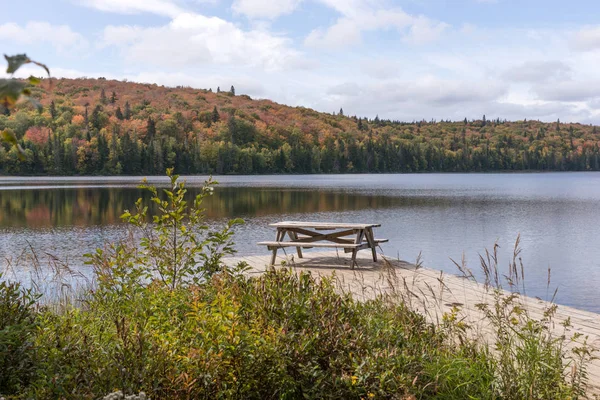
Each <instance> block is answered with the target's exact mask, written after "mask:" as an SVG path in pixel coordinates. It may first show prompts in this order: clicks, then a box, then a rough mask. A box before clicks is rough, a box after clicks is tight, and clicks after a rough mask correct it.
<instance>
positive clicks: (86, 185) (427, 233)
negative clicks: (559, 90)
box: [0, 172, 600, 312]
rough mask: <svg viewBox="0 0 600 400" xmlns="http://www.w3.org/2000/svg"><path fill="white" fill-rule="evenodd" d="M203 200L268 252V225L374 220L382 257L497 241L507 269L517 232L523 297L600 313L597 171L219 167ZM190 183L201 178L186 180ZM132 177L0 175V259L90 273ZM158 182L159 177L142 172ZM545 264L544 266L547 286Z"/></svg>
mask: <svg viewBox="0 0 600 400" xmlns="http://www.w3.org/2000/svg"><path fill="white" fill-rule="evenodd" d="M215 178H216V179H217V180H218V181H219V182H220V184H219V185H218V186H217V188H216V190H215V195H214V196H213V197H211V198H210V199H208V200H207V201H206V203H205V205H206V207H207V215H208V220H209V223H211V224H218V223H221V222H224V221H225V220H226V219H229V218H233V217H241V218H243V219H245V221H246V224H245V225H244V226H241V227H240V228H238V230H237V231H238V234H237V235H236V237H237V244H236V247H237V249H238V251H239V252H240V253H242V254H266V253H267V251H266V249H264V248H260V247H258V246H257V245H256V242H258V241H260V240H273V239H274V238H275V233H274V230H273V229H272V228H270V227H269V226H268V224H269V223H272V222H277V221H282V220H306V221H310V220H320V221H332V222H368V223H371V222H374V223H380V224H381V225H382V226H381V228H378V229H377V230H376V235H377V236H378V237H381V238H388V239H390V242H389V243H386V244H384V245H383V246H382V250H383V252H384V254H386V255H388V256H393V257H399V258H401V259H403V260H407V261H411V262H414V261H415V259H416V258H417V256H418V255H419V253H421V254H422V259H423V264H424V266H426V267H430V268H435V269H439V270H443V271H446V272H450V273H456V272H457V270H456V267H455V266H454V265H453V263H452V261H451V258H452V259H455V260H457V261H460V259H461V257H462V255H463V253H464V255H465V258H466V260H467V263H468V266H469V267H470V268H471V269H473V270H477V269H478V268H479V257H478V254H480V253H482V252H484V250H485V248H488V249H490V250H491V249H492V247H493V245H494V242H496V241H497V242H498V244H499V245H500V250H499V251H500V255H501V258H500V262H501V266H502V267H506V266H507V265H508V263H509V261H510V258H511V255H512V250H513V246H514V242H515V240H516V238H517V235H519V234H520V235H521V248H522V253H521V257H522V259H523V263H524V265H525V275H526V289H527V294H529V295H531V296H539V297H541V298H544V299H546V298H549V297H551V295H552V292H553V291H554V289H555V288H556V287H558V297H557V301H558V302H559V303H561V304H566V305H570V306H574V307H577V308H582V309H586V310H590V311H595V312H600V291H599V290H598V287H599V286H600V237H599V235H598V233H599V232H600V173H595V172H589V173H540V174H517V173H515V174H390V175H293V176H223V177H215ZM184 179H186V180H187V182H188V184H189V186H190V187H191V191H192V192H194V191H196V192H197V191H198V189H199V188H200V187H201V186H202V183H203V182H204V180H205V177H185V178H184ZM140 180H141V178H140V177H110V178H107V177H97V178H96V177H93V178H90V177H75V178H72V177H69V178H1V177H0V207H1V208H0V210H1V213H0V260H1V261H0V262H1V263H3V264H4V267H6V266H10V267H11V268H10V272H9V273H7V274H6V275H5V277H8V278H10V277H12V278H15V277H16V278H17V279H21V280H26V279H27V278H26V277H27V276H28V274H29V273H30V272H31V268H30V266H29V263H28V261H26V257H28V255H30V254H31V250H33V251H35V253H36V254H37V255H38V257H39V258H40V259H41V261H42V264H43V265H45V263H46V262H47V260H48V258H49V257H50V255H52V256H55V257H57V258H58V259H60V260H64V261H66V262H68V264H69V265H70V266H71V268H72V269H74V270H77V271H80V272H82V274H84V275H89V270H88V267H87V266H85V265H83V258H82V254H83V253H86V252H89V251H91V250H93V249H94V248H96V247H101V246H102V245H103V244H104V243H106V242H107V241H115V240H118V239H119V238H121V237H122V236H123V234H124V229H123V228H124V227H123V225H122V223H121V222H120V220H119V216H120V215H121V213H122V211H123V210H124V209H127V208H132V206H133V203H134V202H135V200H136V199H137V198H138V197H140V196H143V195H144V193H143V191H142V190H140V189H138V188H137V184H138V183H139V182H140ZM149 181H150V183H153V184H157V185H164V184H165V183H166V178H150V179H149ZM548 268H551V271H552V282H551V285H550V286H551V287H550V290H548V289H547V274H548Z"/></svg>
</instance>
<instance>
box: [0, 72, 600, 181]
mask: <svg viewBox="0 0 600 400" xmlns="http://www.w3.org/2000/svg"><path fill="white" fill-rule="evenodd" d="M229 89H230V88H227V90H226V91H221V92H220V93H215V92H211V91H208V90H202V89H192V88H188V87H177V88H170V87H164V86H159V85H155V84H141V83H133V82H121V81H114V80H105V79H55V80H53V81H52V85H51V86H50V84H49V82H48V81H45V82H44V83H43V84H42V85H40V86H39V87H34V88H32V92H33V97H35V98H37V99H38V100H39V101H40V102H41V104H42V105H43V110H42V111H41V112H38V111H37V110H35V109H34V108H33V107H32V106H31V105H29V104H27V103H23V104H21V105H20V106H19V107H18V108H17V109H16V110H14V111H13V112H12V114H10V115H8V112H7V110H0V113H2V115H0V129H4V128H9V129H12V130H13V131H14V132H15V134H16V135H17V137H18V138H19V139H20V141H21V145H22V147H23V148H25V150H26V160H25V161H19V160H18V157H17V153H16V149H14V148H12V147H10V146H8V145H6V144H5V145H0V173H2V174H55V175H56V174H63V175H71V174H104V175H118V174H127V175H130V174H132V175H133V174H135V175H138V174H142V175H152V174H162V173H164V170H165V168H167V167H171V166H172V167H175V169H176V172H177V173H181V174H195V173H216V174H227V173H238V174H261V173H350V172H355V173H357V172H433V171H448V172H463V171H507V170H553V171H565V170H600V150H599V146H598V145H599V141H600V134H599V133H598V131H597V128H596V127H595V126H590V125H582V124H562V123H559V122H558V121H557V122H556V123H542V122H539V121H516V122H507V121H501V120H486V119H485V117H483V118H482V119H481V120H476V121H467V120H464V121H455V122H449V121H447V122H446V121H439V122H436V121H429V122H426V121H420V122H410V123H407V122H398V121H389V120H380V119H379V118H375V119H366V118H360V117H355V116H346V115H343V113H342V110H340V113H339V114H337V115H333V114H328V113H320V112H317V111H314V110H312V109H308V108H303V107H289V106H285V105H281V104H277V103H275V102H272V101H269V100H253V99H251V98H250V97H248V96H246V95H235V94H234V93H232V92H230V90H229ZM365 101H368V100H365ZM491 111H493V110H491ZM467 112H468V110H465V113H467ZM2 146H3V147H2Z"/></svg>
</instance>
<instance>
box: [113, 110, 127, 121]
mask: <svg viewBox="0 0 600 400" xmlns="http://www.w3.org/2000/svg"><path fill="white" fill-rule="evenodd" d="M115 117H117V118H118V119H120V120H121V121H123V119H124V118H125V117H124V116H123V112H122V111H121V107H117V111H115Z"/></svg>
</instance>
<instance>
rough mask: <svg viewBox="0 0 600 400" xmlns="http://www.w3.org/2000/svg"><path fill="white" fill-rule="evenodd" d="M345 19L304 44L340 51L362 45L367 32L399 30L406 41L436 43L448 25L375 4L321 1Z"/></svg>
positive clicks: (317, 32) (352, 0) (356, 0)
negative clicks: (362, 37)
mask: <svg viewBox="0 0 600 400" xmlns="http://www.w3.org/2000/svg"><path fill="white" fill-rule="evenodd" d="M321 1H322V2H323V3H325V4H326V5H328V6H329V7H331V8H333V9H335V10H336V11H338V12H339V13H340V14H342V15H343V16H342V17H340V18H339V19H338V20H337V21H336V22H335V23H334V24H333V25H331V26H330V27H329V28H327V29H325V30H324V29H322V28H319V29H315V30H313V31H312V32H310V33H309V34H308V36H307V37H306V39H305V40H304V44H305V45H306V46H308V47H315V48H338V49H339V48H341V47H345V46H350V45H353V44H356V43H358V42H360V40H361V33H362V32H366V31H377V30H388V29H396V30H398V31H399V32H400V33H401V34H402V35H403V40H404V41H406V42H410V43H415V44H420V43H425V42H429V41H433V40H436V39H437V38H438V37H439V36H440V34H441V33H442V32H443V31H444V30H446V29H447V28H448V27H449V25H448V24H446V23H444V22H439V21H434V20H431V19H429V18H427V17H424V16H413V15H411V14H408V13H406V12H404V11H403V10H402V9H400V8H393V9H388V8H380V6H379V4H378V3H376V2H373V1H361V0H349V1H341V0H321Z"/></svg>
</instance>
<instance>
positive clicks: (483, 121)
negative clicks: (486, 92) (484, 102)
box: [481, 114, 487, 126]
mask: <svg viewBox="0 0 600 400" xmlns="http://www.w3.org/2000/svg"><path fill="white" fill-rule="evenodd" d="M486 124H487V120H486V119H485V114H484V115H483V120H482V123H481V126H485V125H486Z"/></svg>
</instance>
